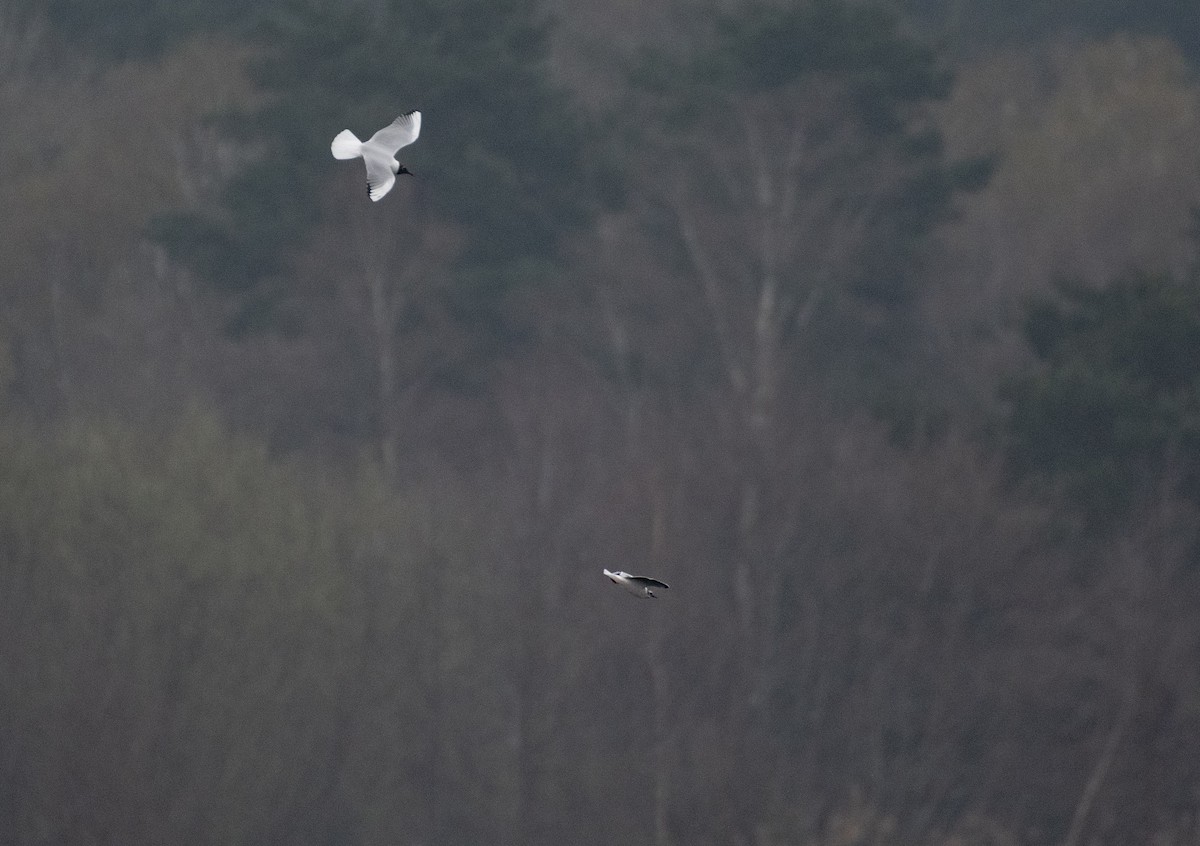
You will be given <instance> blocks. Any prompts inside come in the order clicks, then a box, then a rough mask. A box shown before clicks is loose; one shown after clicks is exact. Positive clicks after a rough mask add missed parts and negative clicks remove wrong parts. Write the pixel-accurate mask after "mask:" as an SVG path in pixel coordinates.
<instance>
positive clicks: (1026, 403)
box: [1006, 273, 1200, 518]
mask: <svg viewBox="0 0 1200 846" xmlns="http://www.w3.org/2000/svg"><path fill="white" fill-rule="evenodd" d="M1025 336H1026V338H1027V340H1028V342H1029V346H1030V348H1031V349H1032V351H1033V353H1034V355H1035V356H1036V357H1037V359H1038V361H1039V363H1040V367H1039V368H1038V369H1037V370H1036V371H1035V372H1033V373H1031V374H1029V375H1024V376H1020V377H1017V378H1015V379H1013V380H1012V381H1011V382H1010V383H1009V384H1008V386H1007V388H1006V394H1007V397H1008V399H1009V400H1010V401H1011V403H1012V405H1011V413H1010V416H1009V421H1008V433H1009V459H1010V466H1011V468H1012V470H1013V472H1014V475H1015V476H1017V477H1018V478H1030V479H1037V480H1042V481H1049V482H1052V483H1057V484H1061V485H1063V486H1064V488H1065V489H1066V491H1067V492H1068V493H1069V494H1071V495H1072V496H1073V497H1074V498H1075V500H1076V501H1077V502H1078V503H1079V504H1080V506H1081V507H1082V508H1083V509H1084V511H1085V512H1086V513H1087V514H1088V515H1090V516H1092V517H1095V518H1113V517H1119V516H1122V515H1128V514H1130V513H1136V509H1137V507H1138V506H1139V505H1141V504H1143V503H1145V502H1146V501H1147V498H1148V497H1149V498H1154V499H1157V498H1159V497H1161V496H1163V495H1169V496H1175V495H1180V496H1184V497H1187V498H1190V499H1192V500H1194V501H1197V502H1200V372H1198V371H1197V369H1196V362H1198V361H1200V286H1198V285H1197V284H1196V283H1195V282H1194V281H1188V282H1180V281H1178V280H1173V279H1171V278H1170V277H1166V276H1156V275H1150V274H1145V273H1133V274H1130V275H1128V276H1125V277H1122V278H1119V279H1117V280H1116V281H1114V282H1113V283H1112V284H1110V285H1107V286H1105V287H1103V288H1099V289H1093V288H1086V287H1083V286H1079V285H1071V284H1060V286H1059V297H1058V298H1057V299H1054V300H1039V301H1037V302H1035V303H1033V304H1031V306H1030V307H1029V309H1028V313H1027V316H1026V320H1025Z"/></svg>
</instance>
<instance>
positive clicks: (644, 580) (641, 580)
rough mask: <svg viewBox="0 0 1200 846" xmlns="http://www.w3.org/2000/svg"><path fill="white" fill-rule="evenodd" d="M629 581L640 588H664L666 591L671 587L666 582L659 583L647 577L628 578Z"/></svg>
mask: <svg viewBox="0 0 1200 846" xmlns="http://www.w3.org/2000/svg"><path fill="white" fill-rule="evenodd" d="M629 581H631V582H633V583H634V584H637V585H641V586H642V587H660V588H666V589H667V590H670V589H671V586H670V585H669V584H667V583H666V582H660V581H659V580H658V579H651V578H649V577H647V576H630V577H629Z"/></svg>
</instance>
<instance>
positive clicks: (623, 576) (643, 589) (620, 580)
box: [604, 570, 668, 599]
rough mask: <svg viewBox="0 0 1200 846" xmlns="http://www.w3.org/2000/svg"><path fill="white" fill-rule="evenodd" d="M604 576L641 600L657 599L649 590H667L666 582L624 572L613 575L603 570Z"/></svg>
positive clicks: (619, 571)
mask: <svg viewBox="0 0 1200 846" xmlns="http://www.w3.org/2000/svg"><path fill="white" fill-rule="evenodd" d="M604 575H606V576H608V578H609V579H610V580H611V581H612V582H613V584H618V585H620V586H621V587H623V588H625V590H627V591H629V592H630V593H632V594H633V595H634V596H640V597H641V598H642V599H657V598H658V597H657V596H655V595H654V591H653V590H651V588H662V589H663V590H667V589H668V585H667V583H666V582H660V581H659V580H658V579H651V578H649V577H648V576H631V575H629V574H628V573H626V572H625V571H624V570H617V571H616V572H615V573H614V572H612V571H610V570H605V571H604Z"/></svg>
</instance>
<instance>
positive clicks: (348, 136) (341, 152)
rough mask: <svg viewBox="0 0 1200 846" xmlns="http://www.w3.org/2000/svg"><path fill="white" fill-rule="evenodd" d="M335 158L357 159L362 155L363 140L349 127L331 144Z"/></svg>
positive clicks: (330, 147)
mask: <svg viewBox="0 0 1200 846" xmlns="http://www.w3.org/2000/svg"><path fill="white" fill-rule="evenodd" d="M329 149H330V150H332V151H333V157H334V158H335V159H356V158H358V157H359V156H361V155H362V142H361V141H359V140H358V136H356V135H355V134H354V133H353V132H351V131H350V130H349V129H343V130H342V131H341V132H339V133H338V134H337V137H336V138H334V139H333V143H332V144H330V145H329Z"/></svg>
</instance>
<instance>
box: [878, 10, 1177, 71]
mask: <svg viewBox="0 0 1200 846" xmlns="http://www.w3.org/2000/svg"><path fill="white" fill-rule="evenodd" d="M900 5H901V7H902V8H904V9H906V10H907V11H909V12H911V13H912V14H914V15H915V16H916V17H917V18H918V19H921V20H923V21H926V22H927V23H928V24H929V25H930V26H931V27H933V28H936V29H937V30H939V31H945V32H946V34H947V36H948V37H950V38H952V39H954V40H956V41H958V42H960V43H962V44H963V45H964V46H968V47H984V46H994V45H996V44H1000V43H1005V44H1010V45H1012V44H1026V45H1027V44H1029V43H1030V42H1033V41H1038V40H1042V39H1057V38H1061V37H1063V36H1070V35H1079V34H1086V35H1089V36H1093V37H1101V38H1103V37H1107V36H1110V35H1112V34H1113V33H1114V32H1118V31H1125V32H1129V33H1138V34H1146V35H1159V36H1168V37H1171V38H1173V39H1174V40H1175V41H1176V42H1177V43H1178V44H1179V47H1180V48H1181V49H1182V50H1183V51H1184V52H1185V53H1186V54H1187V55H1188V56H1189V57H1190V58H1191V59H1192V60H1193V61H1200V5H1197V4H1196V3H1194V2H1193V0H1137V1H1136V2H1134V1H1133V0H1062V2H1056V3H1046V2H1042V0H1011V2H1005V3H999V2H995V0H902V2H901V4H900Z"/></svg>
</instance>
